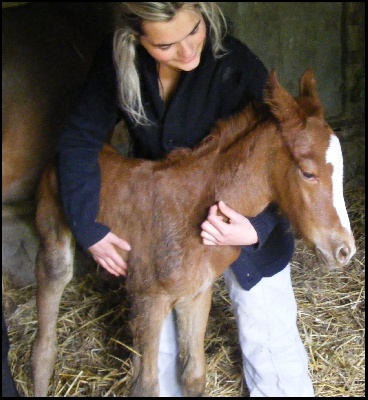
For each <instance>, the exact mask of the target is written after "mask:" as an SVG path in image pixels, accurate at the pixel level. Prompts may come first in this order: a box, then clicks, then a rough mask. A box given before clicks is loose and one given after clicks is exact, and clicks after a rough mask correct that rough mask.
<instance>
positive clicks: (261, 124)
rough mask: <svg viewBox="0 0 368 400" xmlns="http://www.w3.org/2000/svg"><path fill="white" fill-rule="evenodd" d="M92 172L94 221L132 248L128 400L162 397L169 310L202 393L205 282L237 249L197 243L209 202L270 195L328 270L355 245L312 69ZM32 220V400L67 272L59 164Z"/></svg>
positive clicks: (250, 210) (68, 241)
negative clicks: (168, 146) (188, 144)
mask: <svg viewBox="0 0 368 400" xmlns="http://www.w3.org/2000/svg"><path fill="white" fill-rule="evenodd" d="M100 167H101V173H102V188H101V193H100V213H99V217H98V219H99V221H100V222H102V223H104V224H106V225H107V226H109V227H111V230H112V231H113V232H114V233H115V234H117V235H118V236H120V237H123V238H124V239H126V240H127V241H128V242H129V243H130V244H131V247H132V250H131V251H130V252H123V251H121V253H122V255H123V257H124V258H125V259H126V260H127V262H128V264H129V274H128V277H127V280H126V288H127V292H128V294H129V296H130V299H131V306H132V310H131V322H132V329H133V335H134V347H135V351H136V355H134V376H133V387H132V392H131V393H132V396H133V397H136V396H143V397H153V396H158V395H159V384H158V367H157V358H158V348H159V337H160V331H161V327H162V324H163V321H164V320H165V318H166V317H167V316H168V314H169V313H170V311H171V310H172V309H173V308H174V309H175V311H176V315H177V326H178V330H179V332H180V334H179V341H180V353H181V360H183V362H182V371H181V379H182V384H183V390H184V393H185V395H186V396H200V395H202V394H203V392H204V388H205V375H206V367H205V354H204V346H203V344H204V335H205V330H206V325H207V318H208V314H209V308H210V302H211V290H212V285H213V283H214V281H215V280H216V279H217V278H218V277H219V276H220V275H221V274H222V272H223V271H224V270H225V269H226V268H228V266H229V265H230V264H231V263H232V262H233V261H235V260H236V258H237V257H238V256H239V252H240V249H239V247H238V246H205V245H203V244H202V241H201V237H200V224H201V222H202V221H203V220H204V219H205V218H206V216H207V212H208V208H209V207H210V206H211V205H213V204H214V203H215V202H216V201H219V200H224V201H225V202H226V203H227V204H228V205H229V206H231V207H232V208H234V209H235V210H237V211H238V212H239V213H241V214H243V215H246V216H255V215H257V214H258V213H260V212H261V211H262V210H263V209H264V208H265V207H266V206H267V205H268V204H269V203H270V202H276V203H277V204H278V205H279V207H280V209H281V210H282V212H284V213H285V214H286V215H287V216H288V217H289V219H290V221H291V223H292V225H293V227H294V229H295V230H296V231H297V232H299V234H300V235H301V236H302V237H303V238H304V240H305V241H306V243H307V244H308V245H309V246H311V247H312V248H313V249H315V250H316V252H317V253H318V254H319V255H320V257H321V258H322V259H323V260H324V262H325V263H326V264H327V265H328V266H329V267H331V268H332V267H339V266H343V265H345V264H347V263H348V262H349V260H350V258H351V257H352V255H353V254H354V252H355V242H354V238H353V235H352V232H351V229H350V223H349V219H348V215H347V211H346V208H345V202H344V198H343V186H342V184H343V181H342V172H343V171H342V170H343V160H342V153H341V147H340V143H339V140H338V138H337V136H336V135H335V134H334V132H333V131H332V129H331V128H330V126H329V125H328V124H327V123H326V121H325V120H324V118H323V113H322V106H321V102H320V100H319V98H318V96H317V93H316V89H315V79H314V76H313V73H312V71H311V70H307V71H306V72H305V74H304V75H303V77H302V78H301V81H300V94H299V96H298V97H296V98H293V97H292V96H291V95H290V94H289V93H288V92H287V91H286V90H285V89H283V88H282V87H281V86H280V84H279V83H278V81H277V79H276V74H275V73H274V72H272V73H271V74H270V76H269V79H268V82H267V84H266V88H265V104H262V105H259V106H256V105H254V104H251V105H248V106H247V107H246V108H245V109H244V110H243V111H242V112H241V113H239V114H238V115H236V116H234V117H231V118H228V119H226V120H223V121H220V122H218V123H217V124H216V126H215V127H214V128H213V130H212V132H211V134H210V135H209V136H208V137H207V138H206V139H205V140H204V141H203V142H202V143H201V144H200V145H199V146H198V147H197V148H195V149H192V150H190V149H180V150H177V151H175V152H173V153H172V154H170V155H169V156H168V157H167V158H166V159H164V160H161V161H147V160H141V159H128V158H124V157H122V156H121V155H119V154H117V153H116V152H114V151H113V150H112V149H111V148H108V147H107V148H105V149H104V150H103V151H102V152H101V154H100ZM36 221H37V227H38V230H39V234H40V239H41V243H40V248H39V253H38V257H37V266H36V274H37V282H38V289H37V311H38V333H37V337H36V340H35V342H34V345H33V353H32V354H33V372H34V385H35V395H36V396H45V395H46V394H47V390H48V384H49V379H50V377H51V375H52V373H53V368H54V363H55V358H56V354H57V348H56V345H55V343H56V323H57V317H58V309H59V303H60V299H61V296H62V294H63V291H64V288H65V286H66V284H67V283H68V282H69V281H70V280H71V278H72V276H73V252H74V246H73V238H72V234H71V232H70V230H69V228H68V225H67V223H66V220H65V216H64V214H63V211H62V208H61V205H60V201H59V196H58V183H57V180H56V174H55V167H51V166H50V167H49V168H47V169H46V170H45V172H44V174H43V177H42V180H41V183H40V187H39V191H38V208H37V217H36ZM137 354H140V356H139V355H137Z"/></svg>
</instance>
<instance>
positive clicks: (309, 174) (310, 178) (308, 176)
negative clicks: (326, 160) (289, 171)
mask: <svg viewBox="0 0 368 400" xmlns="http://www.w3.org/2000/svg"><path fill="white" fill-rule="evenodd" d="M299 172H300V174H301V175H302V177H303V178H304V179H306V180H308V181H311V182H313V181H315V180H316V175H314V174H313V173H312V172H308V171H302V170H299Z"/></svg>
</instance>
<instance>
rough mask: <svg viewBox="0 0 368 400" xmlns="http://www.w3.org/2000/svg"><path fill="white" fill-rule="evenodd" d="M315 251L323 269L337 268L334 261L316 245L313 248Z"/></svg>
mask: <svg viewBox="0 0 368 400" xmlns="http://www.w3.org/2000/svg"><path fill="white" fill-rule="evenodd" d="M315 253H316V257H317V260H318V262H319V263H320V265H321V268H322V270H323V271H325V272H328V271H333V270H335V269H336V268H337V264H336V262H335V261H332V260H331V258H330V257H328V256H327V255H326V254H325V253H324V252H322V250H321V249H319V248H318V247H316V248H315Z"/></svg>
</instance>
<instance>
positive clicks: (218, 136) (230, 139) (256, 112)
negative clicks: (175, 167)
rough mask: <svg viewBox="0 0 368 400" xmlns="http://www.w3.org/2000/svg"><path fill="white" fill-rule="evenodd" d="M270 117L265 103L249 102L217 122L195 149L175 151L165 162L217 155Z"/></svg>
mask: <svg viewBox="0 0 368 400" xmlns="http://www.w3.org/2000/svg"><path fill="white" fill-rule="evenodd" d="M270 115H271V114H270V111H269V107H268V106H267V105H266V104H265V103H261V102H256V101H253V102H250V103H249V104H248V105H247V106H246V107H245V108H244V109H243V110H242V111H240V112H238V113H236V114H234V115H232V116H230V117H227V118H224V119H221V120H219V121H217V122H216V124H215V126H214V127H213V128H212V130H211V132H210V134H209V135H208V136H207V137H205V138H204V139H203V140H202V141H201V142H200V143H199V144H198V145H197V146H196V147H194V148H179V149H176V150H174V151H172V152H171V153H170V154H169V155H168V156H167V157H166V159H165V162H167V163H169V164H173V163H178V162H180V161H183V162H184V160H185V161H186V162H187V161H188V159H189V160H190V159H194V158H195V159H197V158H199V157H202V156H204V155H208V154H210V153H213V154H217V153H218V152H219V151H220V150H221V149H224V148H226V147H229V146H231V145H232V144H233V143H235V142H237V141H238V140H239V139H240V138H242V137H244V136H246V135H248V133H250V132H251V131H252V130H253V128H254V127H255V126H256V125H257V124H258V123H260V122H263V121H265V119H266V118H268V117H270Z"/></svg>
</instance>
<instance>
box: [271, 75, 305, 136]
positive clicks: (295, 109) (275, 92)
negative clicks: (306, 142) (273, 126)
mask: <svg viewBox="0 0 368 400" xmlns="http://www.w3.org/2000/svg"><path fill="white" fill-rule="evenodd" d="M264 100H265V103H266V104H268V106H269V107H270V110H271V113H272V114H273V116H274V117H275V118H276V119H277V121H278V122H279V123H280V125H281V127H282V129H283V130H288V131H294V130H295V129H298V130H300V129H302V126H304V122H305V118H304V115H303V113H302V112H301V110H300V108H299V106H298V103H297V102H296V101H295V99H294V98H293V96H292V95H291V94H290V93H289V92H288V91H287V90H285V89H284V88H283V87H282V86H281V85H280V84H279V82H278V80H277V77H276V72H275V70H272V71H271V72H270V73H269V75H268V79H267V82H266V86H265V89H264Z"/></svg>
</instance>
